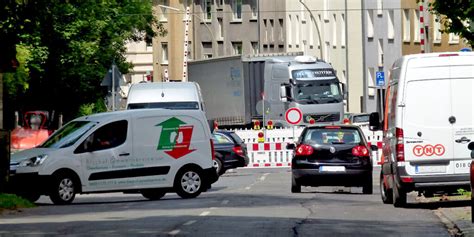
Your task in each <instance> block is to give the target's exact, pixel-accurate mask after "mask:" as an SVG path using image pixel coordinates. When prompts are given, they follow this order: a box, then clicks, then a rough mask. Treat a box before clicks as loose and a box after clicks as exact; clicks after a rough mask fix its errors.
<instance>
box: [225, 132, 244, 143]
mask: <svg viewBox="0 0 474 237" xmlns="http://www.w3.org/2000/svg"><path fill="white" fill-rule="evenodd" d="M229 135H230V136H231V137H232V139H234V141H235V143H237V144H242V143H244V141H242V139H240V137H239V135H237V134H235V133H231V134H229Z"/></svg>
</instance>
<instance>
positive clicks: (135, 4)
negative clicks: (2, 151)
mask: <svg viewBox="0 0 474 237" xmlns="http://www.w3.org/2000/svg"><path fill="white" fill-rule="evenodd" d="M0 11H1V12H2V14H0V52H3V50H2V49H4V48H6V46H8V45H10V44H12V42H13V44H15V45H17V46H19V47H17V50H18V52H17V57H19V58H22V60H23V62H20V66H21V67H23V68H22V69H21V70H17V72H16V73H14V74H15V75H9V76H7V80H5V88H7V91H8V93H7V97H9V98H6V99H7V100H8V101H9V106H11V107H12V108H7V111H10V112H12V111H15V110H26V109H27V108H28V109H46V110H50V111H51V110H55V111H58V112H61V113H63V114H64V116H65V120H66V121H67V120H69V119H71V118H73V117H75V116H76V115H77V114H78V112H79V113H84V112H87V109H85V108H82V109H81V111H79V108H80V107H81V105H84V104H95V103H96V101H97V100H98V99H99V98H104V97H105V95H106V93H107V91H106V89H104V88H103V87H101V86H100V82H101V81H102V79H103V77H104V75H105V74H106V71H107V70H108V68H110V66H111V64H112V61H115V62H116V64H117V66H118V67H119V69H120V71H121V72H122V73H123V74H126V73H128V72H129V70H130V68H131V64H130V63H128V62H126V61H125V57H124V53H125V51H126V48H125V44H126V42H127V41H136V40H142V39H144V38H145V37H146V36H147V35H148V36H152V37H153V36H155V35H157V34H158V35H164V34H165V33H166V32H165V30H164V28H163V26H162V25H161V24H159V23H158V21H157V20H156V19H155V17H154V16H153V15H152V1H148V0H142V1H119V0H110V1H96V0H81V1H55V0H5V1H0ZM2 43H4V44H2ZM0 57H1V56H0ZM86 107H87V106H86ZM95 109H97V108H95ZM92 110H94V108H93V109H92ZM89 111H90V109H89ZM6 116H8V115H6Z"/></svg>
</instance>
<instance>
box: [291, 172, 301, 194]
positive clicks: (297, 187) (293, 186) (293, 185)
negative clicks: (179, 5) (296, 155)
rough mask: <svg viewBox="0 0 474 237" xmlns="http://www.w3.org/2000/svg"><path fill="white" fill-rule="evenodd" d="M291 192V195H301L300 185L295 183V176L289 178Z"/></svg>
mask: <svg viewBox="0 0 474 237" xmlns="http://www.w3.org/2000/svg"><path fill="white" fill-rule="evenodd" d="M291 192H292V193H301V185H300V184H299V183H298V181H296V178H295V176H293V175H292V176H291Z"/></svg>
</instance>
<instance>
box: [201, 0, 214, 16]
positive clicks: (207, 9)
mask: <svg viewBox="0 0 474 237" xmlns="http://www.w3.org/2000/svg"><path fill="white" fill-rule="evenodd" d="M203 3H204V4H203V5H202V9H203V17H202V18H203V19H206V20H211V18H212V13H211V11H212V0H204V2H203Z"/></svg>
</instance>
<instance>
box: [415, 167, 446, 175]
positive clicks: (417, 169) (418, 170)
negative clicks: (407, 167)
mask: <svg viewBox="0 0 474 237" xmlns="http://www.w3.org/2000/svg"><path fill="white" fill-rule="evenodd" d="M415 172H416V173H417V174H428V173H446V166H444V165H417V166H415Z"/></svg>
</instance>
